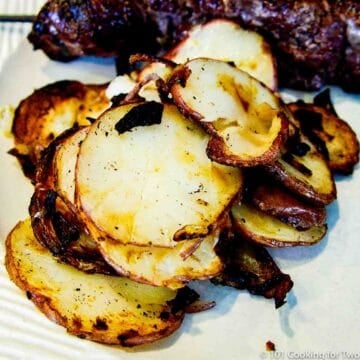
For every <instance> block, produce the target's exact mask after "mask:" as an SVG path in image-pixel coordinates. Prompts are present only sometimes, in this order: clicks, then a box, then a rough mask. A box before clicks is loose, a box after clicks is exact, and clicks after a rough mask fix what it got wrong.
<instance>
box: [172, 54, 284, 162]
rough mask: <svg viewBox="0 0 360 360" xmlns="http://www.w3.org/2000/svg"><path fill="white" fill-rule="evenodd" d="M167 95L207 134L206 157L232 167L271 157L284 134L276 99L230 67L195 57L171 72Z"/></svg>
mask: <svg viewBox="0 0 360 360" xmlns="http://www.w3.org/2000/svg"><path fill="white" fill-rule="evenodd" d="M172 81H173V82H174V85H172V87H171V93H172V95H173V98H174V101H175V103H176V105H177V106H178V107H179V109H180V110H181V111H182V112H183V113H184V114H186V115H187V116H188V117H190V118H192V119H194V120H196V121H199V122H200V123H201V125H202V126H203V127H204V128H205V129H206V130H207V131H208V132H209V133H210V134H211V139H210V141H209V144H208V148H207V152H208V156H209V157H210V158H211V159H212V160H214V161H217V162H219V163H223V164H228V165H232V166H240V167H241V166H256V165H260V164H266V163H269V162H272V161H274V160H275V159H277V158H278V157H279V156H280V147H281V145H282V144H283V142H284V140H285V139H286V136H287V129H288V128H287V126H288V122H287V115H286V111H285V109H284V107H283V105H282V103H281V100H280V98H279V97H278V96H277V95H275V94H274V93H273V92H272V91H271V90H269V89H268V88H267V87H265V86H264V85H263V84H262V83H260V82H259V81H258V80H256V79H254V78H253V77H251V76H250V75H248V74H247V73H245V72H243V71H241V70H238V69H236V68H235V67H233V66H231V65H229V64H227V63H225V62H222V61H216V60H211V59H201V58H199V59H194V60H191V61H189V62H187V63H186V64H185V65H183V66H182V67H181V68H180V69H179V70H177V71H175V72H174V74H173V79H172V80H170V82H172Z"/></svg>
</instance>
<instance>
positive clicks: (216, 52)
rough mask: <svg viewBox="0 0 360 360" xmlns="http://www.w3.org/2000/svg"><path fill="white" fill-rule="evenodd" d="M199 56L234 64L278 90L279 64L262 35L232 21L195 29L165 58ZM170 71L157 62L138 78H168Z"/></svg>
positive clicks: (178, 60)
mask: <svg viewBox="0 0 360 360" xmlns="http://www.w3.org/2000/svg"><path fill="white" fill-rule="evenodd" d="M199 57H204V58H210V59H216V60H221V61H225V62H229V63H232V64H234V65H235V66H236V67H237V68H238V69H241V70H243V71H245V72H247V73H249V74H250V75H252V76H253V77H254V78H256V79H258V80H260V81H262V82H263V83H264V84H265V85H267V86H268V87H269V88H270V89H273V90H276V88H277V73H276V63H275V59H274V57H273V56H272V54H271V51H270V46H269V45H268V44H267V43H266V42H265V40H264V39H263V37H262V36H261V35H259V34H257V33H256V32H253V31H249V30H245V29H242V28H241V27H240V26H239V25H238V24H237V23H235V22H233V21H229V20H224V19H221V20H220V19H216V20H212V21H209V22H208V23H206V24H203V25H198V26H195V27H193V28H192V29H191V30H190V32H189V33H188V35H187V37H186V38H185V39H184V40H182V41H181V42H180V43H179V44H178V45H177V46H176V47H174V48H173V49H171V50H169V51H168V52H167V53H165V54H164V55H163V58H165V59H166V60H170V61H173V62H174V63H176V64H183V63H185V62H186V61H188V60H190V59H195V58H199ZM171 72H172V67H171V66H169V65H167V64H165V63H160V62H155V63H152V64H149V65H148V66H146V67H145V68H144V69H143V70H142V71H141V72H140V74H139V79H144V78H145V77H146V76H148V75H149V74H151V73H156V74H158V75H159V76H160V77H162V78H163V79H167V78H168V77H169V76H170V75H171Z"/></svg>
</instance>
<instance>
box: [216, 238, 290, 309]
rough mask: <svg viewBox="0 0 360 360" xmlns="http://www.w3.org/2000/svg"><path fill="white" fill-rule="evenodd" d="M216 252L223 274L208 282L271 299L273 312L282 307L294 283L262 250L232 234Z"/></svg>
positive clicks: (221, 242)
mask: <svg viewBox="0 0 360 360" xmlns="http://www.w3.org/2000/svg"><path fill="white" fill-rule="evenodd" d="M217 251H218V253H219V255H220V257H221V259H222V260H223V262H224V270H223V271H222V272H221V274H220V275H218V276H217V277H215V278H213V279H211V282H212V283H214V284H216V285H226V286H231V287H234V288H236V289H240V290H242V289H247V290H248V291H249V292H250V294H254V295H261V296H264V297H265V298H267V299H272V298H273V299H274V300H275V306H276V308H278V307H280V306H281V305H283V304H284V303H285V297H286V294H287V293H288V292H289V291H290V290H291V288H292V287H293V282H292V280H291V278H290V276H289V275H287V274H284V273H283V272H281V270H280V269H279V267H278V266H277V265H276V263H275V261H274V260H273V259H272V257H271V256H270V254H269V253H268V251H267V250H266V249H265V248H264V247H263V246H259V245H257V244H255V243H253V242H250V241H245V240H243V239H242V238H241V237H240V236H239V235H238V234H233V235H232V236H228V237H225V238H222V239H221V241H220V242H219V244H218V247H217Z"/></svg>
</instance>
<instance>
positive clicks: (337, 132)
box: [288, 102, 359, 174]
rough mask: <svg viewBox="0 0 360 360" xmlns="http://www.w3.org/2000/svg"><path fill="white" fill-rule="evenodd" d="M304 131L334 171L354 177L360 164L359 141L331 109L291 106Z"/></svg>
mask: <svg viewBox="0 0 360 360" xmlns="http://www.w3.org/2000/svg"><path fill="white" fill-rule="evenodd" d="M288 107H289V109H290V111H292V113H293V115H294V117H295V119H296V120H297V121H298V122H299V127H300V129H301V130H302V131H303V132H304V133H305V135H307V136H308V137H309V138H310V139H311V140H312V141H313V143H314V145H315V146H316V147H317V149H318V150H319V151H320V152H321V153H322V154H323V156H324V157H325V159H326V160H327V161H328V164H329V167H330V169H331V171H333V172H335V173H342V174H351V173H352V172H353V170H354V166H355V165H356V164H357V163H358V162H359V140H358V139H357V136H356V134H355V132H354V130H353V129H352V128H351V127H350V126H349V125H348V124H347V123H346V122H345V121H344V120H342V119H340V118H339V117H338V116H336V115H335V114H334V113H333V112H331V110H328V109H325V108H323V107H320V106H316V105H313V104H307V103H304V102H297V103H292V104H288Z"/></svg>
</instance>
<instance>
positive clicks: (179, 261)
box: [99, 231, 222, 289]
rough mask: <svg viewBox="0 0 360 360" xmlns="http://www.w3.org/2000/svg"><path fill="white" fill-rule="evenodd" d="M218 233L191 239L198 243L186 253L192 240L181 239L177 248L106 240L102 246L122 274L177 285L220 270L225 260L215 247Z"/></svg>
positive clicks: (105, 253)
mask: <svg viewBox="0 0 360 360" xmlns="http://www.w3.org/2000/svg"><path fill="white" fill-rule="evenodd" d="M218 233H219V232H218V231H215V232H214V233H212V234H210V235H208V236H207V237H205V238H204V239H194V240H189V241H191V242H193V243H194V247H195V251H194V250H193V249H191V251H190V255H187V254H186V253H183V252H184V251H185V252H188V251H189V250H188V244H187V243H188V242H189V241H187V242H184V241H182V242H180V243H179V244H178V245H177V246H176V247H175V248H161V247H154V246H152V247H150V246H136V245H130V244H126V245H123V244H119V243H118V242H114V241H112V240H103V241H101V242H99V248H100V251H101V252H102V254H103V256H104V258H105V259H106V261H107V262H108V263H109V264H111V265H112V266H113V267H114V268H115V269H116V270H117V271H118V272H119V273H120V274H122V275H124V276H126V277H129V278H130V279H133V280H135V281H139V282H144V283H148V284H152V285H157V286H166V287H169V288H172V289H177V288H179V287H183V286H184V284H186V283H187V282H189V281H191V280H205V279H208V278H211V277H213V276H215V275H218V274H219V273H220V272H221V270H222V262H221V260H220V258H219V257H218V256H217V255H216V253H215V250H214V247H215V245H216V243H217V241H218V237H219V234H218Z"/></svg>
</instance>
